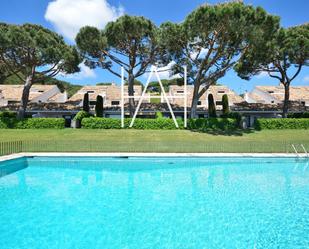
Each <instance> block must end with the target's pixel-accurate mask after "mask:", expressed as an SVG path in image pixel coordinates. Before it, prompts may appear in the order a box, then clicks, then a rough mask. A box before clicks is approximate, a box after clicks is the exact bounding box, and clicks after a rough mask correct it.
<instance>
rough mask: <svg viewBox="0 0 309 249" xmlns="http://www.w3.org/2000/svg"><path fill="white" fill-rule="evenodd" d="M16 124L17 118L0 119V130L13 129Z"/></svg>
mask: <svg viewBox="0 0 309 249" xmlns="http://www.w3.org/2000/svg"><path fill="white" fill-rule="evenodd" d="M17 123H18V120H17V118H15V117H14V118H9V117H3V118H0V129H8V128H15V126H16V124H17Z"/></svg>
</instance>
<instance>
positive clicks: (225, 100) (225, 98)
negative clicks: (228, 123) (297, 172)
mask: <svg viewBox="0 0 309 249" xmlns="http://www.w3.org/2000/svg"><path fill="white" fill-rule="evenodd" d="M229 112H230V107H229V98H228V96H227V94H224V95H223V96H222V114H223V116H225V117H227V116H228V114H229Z"/></svg>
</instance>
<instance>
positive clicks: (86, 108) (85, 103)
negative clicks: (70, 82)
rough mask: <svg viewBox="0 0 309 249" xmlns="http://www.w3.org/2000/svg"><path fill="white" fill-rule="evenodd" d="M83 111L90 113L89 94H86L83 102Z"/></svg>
mask: <svg viewBox="0 0 309 249" xmlns="http://www.w3.org/2000/svg"><path fill="white" fill-rule="evenodd" d="M83 111H85V112H89V94H88V93H85V94H84V100H83Z"/></svg>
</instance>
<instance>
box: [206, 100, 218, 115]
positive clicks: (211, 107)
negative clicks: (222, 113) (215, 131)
mask: <svg viewBox="0 0 309 249" xmlns="http://www.w3.org/2000/svg"><path fill="white" fill-rule="evenodd" d="M208 115H209V117H210V118H216V117H217V113H216V106H215V101H214V96H213V95H212V94H209V95H208Z"/></svg>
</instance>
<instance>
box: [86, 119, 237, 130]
mask: <svg viewBox="0 0 309 249" xmlns="http://www.w3.org/2000/svg"><path fill="white" fill-rule="evenodd" d="M130 122H131V119H130V118H128V119H125V120H124V124H125V128H128V127H129V125H130ZM177 122H178V124H179V128H180V129H183V120H181V119H177ZM237 126H238V122H237V120H236V119H230V118H207V119H205V118H200V119H189V120H188V129H190V130H199V131H206V130H234V129H236V128H237ZM82 128H85V129H121V120H120V119H112V118H95V117H91V118H84V119H83V120H82ZM133 128H134V129H140V130H173V129H176V127H175V124H174V121H173V120H172V119H169V118H157V119H141V118H137V119H135V122H134V125H133Z"/></svg>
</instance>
